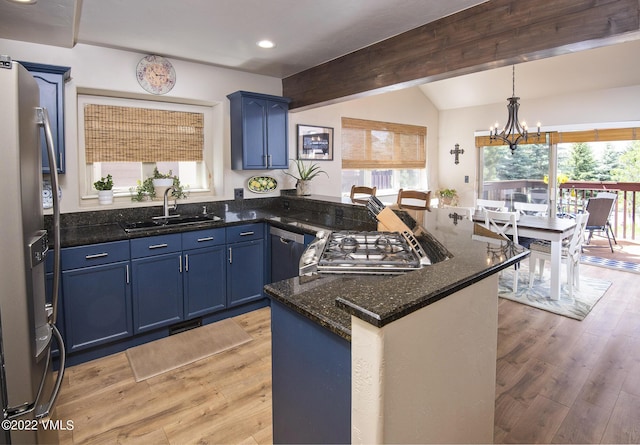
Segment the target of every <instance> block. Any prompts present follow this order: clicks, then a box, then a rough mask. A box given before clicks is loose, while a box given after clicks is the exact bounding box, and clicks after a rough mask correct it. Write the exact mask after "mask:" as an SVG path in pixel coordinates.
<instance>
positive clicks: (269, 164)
mask: <svg viewBox="0 0 640 445" xmlns="http://www.w3.org/2000/svg"><path fill="white" fill-rule="evenodd" d="M272 165H273V162H272V160H271V155H267V167H271V166H272Z"/></svg>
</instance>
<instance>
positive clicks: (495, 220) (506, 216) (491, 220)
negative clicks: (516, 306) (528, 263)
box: [484, 209, 520, 294]
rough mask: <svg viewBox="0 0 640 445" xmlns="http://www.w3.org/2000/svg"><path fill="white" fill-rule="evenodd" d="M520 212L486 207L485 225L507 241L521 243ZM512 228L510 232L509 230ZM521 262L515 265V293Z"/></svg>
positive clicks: (514, 291)
mask: <svg viewBox="0 0 640 445" xmlns="http://www.w3.org/2000/svg"><path fill="white" fill-rule="evenodd" d="M518 216H519V215H518V212H503V211H495V210H489V209H486V210H485V211H484V218H485V219H484V225H485V227H486V228H487V229H489V230H491V231H492V232H494V233H497V234H498V235H500V236H502V237H503V238H505V240H507V241H513V242H514V243H516V244H520V243H519V239H518ZM509 230H511V233H510V234H507V232H508V231H509ZM519 269H520V262H517V263H516V264H515V265H514V273H513V293H514V294H515V293H516V292H518V270H519Z"/></svg>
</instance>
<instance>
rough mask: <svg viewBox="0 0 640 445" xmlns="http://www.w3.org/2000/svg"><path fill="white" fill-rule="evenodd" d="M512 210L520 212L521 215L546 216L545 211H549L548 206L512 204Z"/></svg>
mask: <svg viewBox="0 0 640 445" xmlns="http://www.w3.org/2000/svg"><path fill="white" fill-rule="evenodd" d="M513 208H514V209H515V210H516V211H518V212H520V214H521V215H535V216H546V215H547V211H548V210H549V204H541V203H533V202H514V203H513Z"/></svg>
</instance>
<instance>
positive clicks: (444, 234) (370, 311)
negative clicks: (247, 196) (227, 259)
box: [265, 209, 528, 340]
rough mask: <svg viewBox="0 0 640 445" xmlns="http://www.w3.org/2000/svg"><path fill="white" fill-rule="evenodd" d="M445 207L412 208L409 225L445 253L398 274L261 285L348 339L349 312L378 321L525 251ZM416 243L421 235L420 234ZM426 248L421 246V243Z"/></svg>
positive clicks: (422, 303) (496, 268) (396, 315)
mask: <svg viewBox="0 0 640 445" xmlns="http://www.w3.org/2000/svg"><path fill="white" fill-rule="evenodd" d="M454 213H456V212H454V211H452V210H451V209H433V210H432V211H430V212H417V213H416V212H414V213H413V216H414V217H415V218H416V219H417V220H418V221H419V222H417V223H415V225H414V226H410V228H411V229H412V230H414V231H418V232H419V231H420V230H419V227H420V226H421V227H423V228H424V229H426V231H427V232H428V236H430V237H433V238H435V240H437V242H439V243H440V244H441V245H443V246H445V247H446V250H447V251H448V252H449V258H447V259H444V260H441V261H439V262H435V263H434V264H431V265H427V266H425V267H423V268H422V269H419V270H416V271H413V272H408V273H406V274H403V275H387V276H372V275H322V274H321V275H315V276H309V277H297V278H292V279H289V280H285V281H282V282H278V283H272V284H269V285H267V286H266V287H265V290H266V292H267V293H268V294H269V295H271V296H272V297H273V298H274V299H276V300H278V301H279V302H281V303H282V304H285V305H286V306H288V307H290V308H292V309H294V310H296V311H297V312H299V313H301V314H303V315H305V316H307V317H308V318H310V319H312V320H314V321H316V322H318V323H319V324H321V325H322V326H325V327H327V328H328V329H330V330H331V331H333V332H334V333H336V334H338V335H340V336H341V337H343V338H345V339H347V340H350V339H351V317H350V316H351V315H354V316H356V317H358V318H360V319H362V320H364V321H366V322H368V323H370V324H372V325H374V326H376V327H382V326H384V325H386V324H388V323H391V322H393V321H395V320H398V319H400V318H402V317H404V316H406V315H408V314H410V313H412V312H414V311H416V310H418V309H421V308H423V307H425V306H427V305H430V304H433V303H435V302H437V301H438V300H440V299H442V298H445V297H447V296H448V295H451V294H452V293H454V292H457V291H458V290H461V289H463V288H465V287H468V286H470V285H472V284H474V283H476V282H478V281H480V280H482V279H484V278H486V277H488V276H490V275H492V274H495V273H497V272H498V271H500V270H502V269H504V268H507V267H509V266H510V265H512V264H514V263H516V262H518V261H520V260H521V259H522V258H524V257H526V256H527V255H528V251H527V250H526V249H524V248H522V247H521V246H518V245H515V244H513V243H511V242H509V241H504V240H502V239H499V238H496V236H495V235H493V234H492V233H490V232H489V233H487V231H486V229H484V228H483V227H481V226H479V225H477V224H475V223H473V222H472V221H470V220H469V219H468V218H467V217H464V218H462V219H459V217H462V215H460V214H457V213H456V214H457V215H458V216H457V217H454V216H453V214H454ZM420 241H421V243H422V242H423V239H421V240H420ZM425 250H427V249H425Z"/></svg>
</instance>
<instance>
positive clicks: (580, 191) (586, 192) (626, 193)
mask: <svg viewBox="0 0 640 445" xmlns="http://www.w3.org/2000/svg"><path fill="white" fill-rule="evenodd" d="M603 191H607V192H615V193H617V194H618V200H617V202H616V209H615V210H614V212H613V214H612V215H611V220H610V222H611V226H612V228H613V233H614V235H615V236H616V238H622V239H631V240H635V239H636V233H637V232H638V231H640V226H639V225H638V223H639V221H638V220H637V218H636V214H637V213H638V210H639V209H638V205H639V204H640V203H639V202H638V200H637V193H638V192H640V182H613V181H607V182H593V181H570V182H565V183H564V184H562V185H560V192H561V201H560V202H561V203H562V204H563V205H565V206H566V208H567V210H568V211H570V212H574V213H575V212H577V211H579V210H584V207H585V206H586V203H587V201H588V200H589V198H591V197H594V196H596V195H597V194H598V193H599V192H603Z"/></svg>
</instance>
